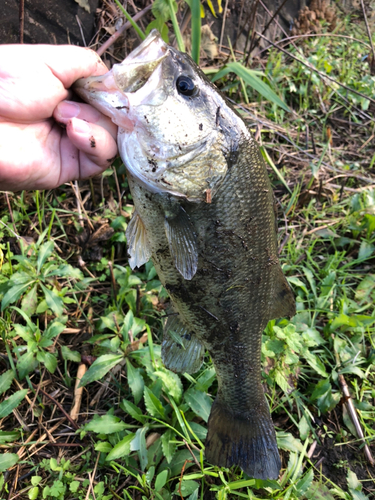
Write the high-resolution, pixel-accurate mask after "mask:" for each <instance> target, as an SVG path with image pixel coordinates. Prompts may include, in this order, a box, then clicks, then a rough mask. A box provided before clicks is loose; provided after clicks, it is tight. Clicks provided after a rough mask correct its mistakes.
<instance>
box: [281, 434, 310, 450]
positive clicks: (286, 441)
mask: <svg viewBox="0 0 375 500" xmlns="http://www.w3.org/2000/svg"><path fill="white" fill-rule="evenodd" d="M276 440H277V446H278V447H279V448H281V449H282V450H286V451H292V452H295V453H297V452H299V453H301V452H302V451H303V446H302V443H301V441H300V440H299V439H296V438H295V437H294V436H293V435H292V434H291V433H290V432H276Z"/></svg>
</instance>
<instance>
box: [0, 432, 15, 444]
mask: <svg viewBox="0 0 375 500" xmlns="http://www.w3.org/2000/svg"><path fill="white" fill-rule="evenodd" d="M19 437H20V433H19V432H18V431H0V444H4V443H9V442H13V441H16V440H17V439H18V438H19Z"/></svg>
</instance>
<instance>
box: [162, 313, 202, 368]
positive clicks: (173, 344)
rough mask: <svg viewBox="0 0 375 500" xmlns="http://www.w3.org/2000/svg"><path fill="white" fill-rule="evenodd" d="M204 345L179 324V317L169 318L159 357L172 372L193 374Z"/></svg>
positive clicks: (199, 365) (198, 364) (200, 359)
mask: <svg viewBox="0 0 375 500" xmlns="http://www.w3.org/2000/svg"><path fill="white" fill-rule="evenodd" d="M204 351H205V348H204V345H203V344H202V343H201V341H200V340H198V339H197V337H196V335H195V334H194V333H190V332H189V331H188V330H187V329H186V327H185V326H184V325H183V324H182V323H181V321H180V319H179V316H178V315H176V316H169V317H168V319H167V321H166V324H165V326H164V335H163V342H162V345H161V356H162V360H163V363H164V365H165V366H166V367H167V368H168V369H169V370H171V371H172V372H180V373H185V372H186V373H195V372H197V371H198V370H199V368H200V367H201V365H202V363H203V358H204Z"/></svg>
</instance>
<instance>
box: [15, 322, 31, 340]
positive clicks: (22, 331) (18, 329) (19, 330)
mask: <svg viewBox="0 0 375 500" xmlns="http://www.w3.org/2000/svg"><path fill="white" fill-rule="evenodd" d="M14 331H15V333H16V335H19V336H20V337H21V339H23V340H24V341H25V342H30V341H32V340H33V339H34V333H35V331H36V329H35V330H31V329H30V328H29V326H25V325H20V324H19V323H16V324H15V325H14Z"/></svg>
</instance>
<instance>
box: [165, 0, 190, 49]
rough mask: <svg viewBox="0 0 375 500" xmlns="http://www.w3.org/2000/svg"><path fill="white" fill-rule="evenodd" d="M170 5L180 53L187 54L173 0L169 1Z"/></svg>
mask: <svg viewBox="0 0 375 500" xmlns="http://www.w3.org/2000/svg"><path fill="white" fill-rule="evenodd" d="M168 4H169V13H170V15H171V21H172V24H173V29H174V33H175V35H176V41H177V46H178V50H179V51H180V52H186V49H185V44H184V40H183V38H182V35H181V31H180V27H179V25H178V22H177V17H176V13H175V11H174V8H173V0H168Z"/></svg>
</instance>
